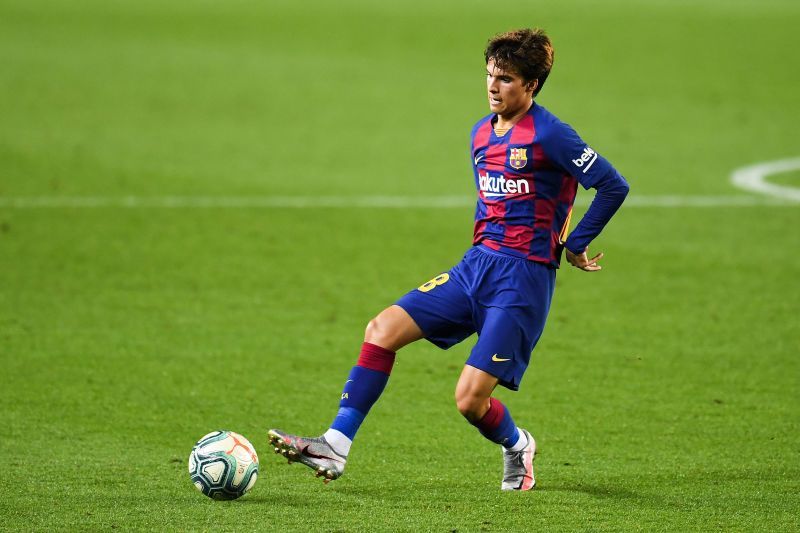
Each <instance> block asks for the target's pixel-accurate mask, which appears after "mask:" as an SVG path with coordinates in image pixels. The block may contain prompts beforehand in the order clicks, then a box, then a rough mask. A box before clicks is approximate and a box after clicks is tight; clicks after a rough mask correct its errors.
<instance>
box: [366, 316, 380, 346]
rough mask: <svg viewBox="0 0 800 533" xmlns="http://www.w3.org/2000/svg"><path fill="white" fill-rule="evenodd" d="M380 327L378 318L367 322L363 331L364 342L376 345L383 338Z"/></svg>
mask: <svg viewBox="0 0 800 533" xmlns="http://www.w3.org/2000/svg"><path fill="white" fill-rule="evenodd" d="M382 326H383V324H381V322H380V320H378V317H375V318H373V319H372V320H370V321H369V322H367V329H366V330H365V331H364V341H365V342H370V343H372V344H377V343H378V342H377V341H379V340H380V339H381V338H382V337H383V336H384V334H383V331H382V330H383V327H382Z"/></svg>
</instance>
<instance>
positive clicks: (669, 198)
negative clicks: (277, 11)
mask: <svg viewBox="0 0 800 533" xmlns="http://www.w3.org/2000/svg"><path fill="white" fill-rule="evenodd" d="M797 169H800V158H795V159H782V160H778V161H769V162H766V163H759V164H757V165H751V166H747V167H743V168H740V169H736V170H735V171H734V172H733V174H731V182H732V183H733V184H734V185H735V186H737V187H739V188H742V189H745V190H747V191H752V192H757V193H759V195H760V196H749V195H748V196H733V195H729V196H725V195H722V196H720V195H716V196H715V195H708V196H701V195H697V196H691V195H687V196H681V195H662V196H637V195H631V196H629V197H628V198H627V200H625V207H747V206H759V205H784V206H793V205H797V202H800V188H797V187H790V186H788V185H775V184H772V183H768V182H767V181H766V180H765V178H766V177H767V176H770V175H772V174H779V173H781V172H789V171H791V170H797ZM764 195H767V196H768V198H765V197H764ZM475 201H476V200H475V198H474V197H468V196H29V197H25V196H20V197H16V198H14V197H5V198H4V197H0V207H9V208H18V209H35V208H59V207H62V208H85V207H114V208H164V209H180V208H248V207H254V208H270V207H272V208H297V209H308V208H323V207H335V208H427V207H431V208H462V207H469V206H473V205H475ZM589 202H591V197H590V196H587V195H579V196H578V197H577V199H576V200H575V205H577V206H587V205H589Z"/></svg>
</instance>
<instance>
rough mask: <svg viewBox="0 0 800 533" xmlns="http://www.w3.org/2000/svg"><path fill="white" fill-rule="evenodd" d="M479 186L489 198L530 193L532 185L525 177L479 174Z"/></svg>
mask: <svg viewBox="0 0 800 533" xmlns="http://www.w3.org/2000/svg"><path fill="white" fill-rule="evenodd" d="M478 187H479V188H480V190H481V192H482V193H483V195H484V196H485V197H487V198H491V197H493V196H505V195H507V194H529V193H530V192H531V188H530V187H531V186H530V184H529V183H528V181H527V180H524V179H506V177H505V176H503V175H502V174H498V175H495V176H493V175H492V174H490V173H488V172H487V173H486V174H480V173H479V174H478Z"/></svg>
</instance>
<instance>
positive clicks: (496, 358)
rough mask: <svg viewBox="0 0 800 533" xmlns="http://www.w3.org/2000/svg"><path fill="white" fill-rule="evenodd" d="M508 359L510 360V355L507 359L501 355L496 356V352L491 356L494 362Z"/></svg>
mask: <svg viewBox="0 0 800 533" xmlns="http://www.w3.org/2000/svg"><path fill="white" fill-rule="evenodd" d="M510 360H511V358H510V357H509V358H508V359H503V358H502V357H497V354H494V355H493V356H492V361H494V362H495V363H502V362H504V361H510Z"/></svg>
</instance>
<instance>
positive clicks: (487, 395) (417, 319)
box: [269, 29, 628, 490]
mask: <svg viewBox="0 0 800 533" xmlns="http://www.w3.org/2000/svg"><path fill="white" fill-rule="evenodd" d="M484 57H485V60H486V87H487V91H488V99H489V109H490V111H491V114H489V115H488V116H486V117H484V118H482V119H480V120H479V121H478V122H477V124H475V126H474V127H473V128H472V142H471V146H470V152H471V159H472V166H473V172H474V179H475V184H476V186H477V192H478V200H477V207H476V210H475V226H474V238H473V245H472V247H471V248H470V249H469V250H468V251H467V252H466V254H465V255H464V257H463V259H462V260H461V262H459V263H458V264H457V265H456V266H454V267H453V268H452V269H451V270H450V271H449V272H446V273H443V274H440V275H438V276H436V277H435V278H433V279H431V280H430V281H428V282H427V283H425V284H423V285H422V286H420V287H419V288H417V289H415V290H412V291H411V292H409V293H408V294H406V295H405V296H403V297H402V298H400V299H399V300H398V301H397V302H396V303H395V304H394V305H392V306H390V307H388V308H386V309H384V310H383V311H382V312H381V313H380V314H378V316H377V317H375V318H373V319H372V320H371V321H370V322H369V324H368V325H367V329H366V333H365V336H364V344H363V345H362V347H361V353H360V355H359V357H358V361H357V363H356V366H354V367H353V369H352V371H351V372H350V376H349V377H348V379H347V381H346V382H345V385H344V390H343V392H342V395H341V401H340V403H339V411H338V413H337V414H336V417H335V419H334V420H333V423H332V424H331V426H330V429H328V430H327V431H326V432H325V433H324V434H323V435H322V436H320V437H300V436H297V435H291V434H288V433H285V432H283V431H279V430H276V429H271V430H269V439H270V442H271V444H272V445H273V446H274V447H275V451H276V453H281V454H283V455H284V456H285V457H286V458H288V459H289V461H290V462H292V461H299V462H301V463H303V464H305V465H307V466H309V467H311V468H312V469H313V470H315V471H316V474H317V476H318V477H322V478H323V479H324V481H325V482H326V483H327V482H328V481H330V480H332V479H336V478H338V477H339V476H341V475H342V472H343V471H344V467H345V463H346V461H347V456H348V453H349V451H350V446H351V444H352V442H353V439H354V438H355V436H356V432H357V431H358V428H359V426H360V425H361V423H362V422H363V420H364V417H366V416H367V413H369V410H370V408H371V407H372V406H373V405H374V404H375V402H376V401H377V400H378V398H379V397H380V395H381V393H382V392H383V389H384V387H385V386H386V383H387V381H388V379H389V374H390V373H391V370H392V365H393V364H394V360H395V353H396V352H397V351H398V350H399V349H400V348H402V347H403V346H405V345H407V344H409V343H411V342H414V341H416V340H419V339H422V338H425V339H427V340H428V341H430V342H432V343H433V344H435V345H436V346H439V347H440V348H443V349H447V348H449V347H451V346H453V345H455V344H457V343H459V342H461V341H462V340H464V339H466V338H467V337H469V336H470V335H472V334H473V333H476V332H477V333H478V341H477V343H476V344H475V346H474V348H473V349H472V352H471V354H470V356H469V358H468V359H467V361H466V364H465V365H464V368H463V370H462V372H461V377H460V378H459V380H458V384H457V385H456V391H455V400H456V405H457V407H458V410H459V411H460V412H461V414H462V415H463V416H464V418H466V419H467V421H468V422H469V423H470V424H472V425H474V426H475V427H476V428H477V429H478V431H479V432H480V433H481V435H483V436H484V437H485V438H487V439H488V440H490V441H492V442H494V443H497V444H499V445H500V446H502V449H503V457H504V468H503V480H502V483H501V488H502V489H503V490H530V489H532V488H533V486H534V485H535V478H534V472H533V459H534V456H535V453H536V442H535V441H534V439H533V436H531V434H530V433H529V432H528V431H526V430H524V429H522V428H519V427H517V425H516V424H515V422H514V419H513V418H512V417H511V414H510V413H509V411H508V409H507V408H506V406H505V405H503V404H502V403H501V402H500V401H499V400H497V399H496V398H493V397H492V392H493V391H494V389H495V387H497V385H498V384H499V385H502V386H503V387H507V388H509V389H511V390H518V388H519V385H520V381H521V380H522V376H523V374H524V373H525V369H526V368H527V367H528V362H529V360H530V356H531V352H532V351H533V348H534V346H535V345H536V342H537V341H538V340H539V337H540V336H541V334H542V329H543V328H544V324H545V319H546V318H547V313H548V311H549V309H550V301H551V298H552V295H553V288H554V285H555V277H556V270H557V269H558V267H559V262H560V259H561V254H562V251H564V252H565V253H566V256H567V261H568V262H569V263H570V264H571V265H573V266H574V267H577V268H579V269H581V270H584V271H587V272H595V271H599V270H600V269H601V266H600V265H599V264H598V262H599V261H600V259H601V258H602V257H603V254H602V253H599V254H597V255H595V256H593V257H589V255H588V254H587V250H588V245H589V243H590V242H591V241H592V240H593V239H594V238H595V237H597V235H598V234H599V233H600V231H601V230H602V229H603V228H604V227H605V225H606V223H607V222H608V221H609V220H610V219H611V217H612V216H613V215H614V213H615V212H616V211H617V209H618V208H619V206H620V205H621V204H622V202H623V200H624V199H625V196H626V195H627V193H628V184H627V182H626V181H625V179H624V178H623V177H622V176H621V175H620V174H619V173H618V172H617V171H616V170H615V169H614V168H613V167H612V166H611V164H609V162H608V161H607V160H605V159H604V158H603V157H601V156H600V155H599V154H598V153H597V152H595V151H594V150H593V149H592V148H590V147H589V146H588V145H587V144H586V143H584V142H583V141H582V140H581V138H580V137H579V136H578V135H577V134H576V133H575V131H574V130H573V129H572V128H571V127H570V126H568V125H567V124H565V123H563V122H561V121H560V120H559V119H558V118H556V116H555V115H553V114H552V113H550V112H549V111H548V110H547V109H545V108H544V107H542V106H541V105H539V104H538V103H536V102H535V99H536V96H537V95H538V94H539V91H541V90H542V86H543V85H544V83H545V81H546V80H547V76H548V74H549V73H550V69H551V67H552V65H553V47H552V45H551V43H550V39H549V38H548V37H547V35H546V34H545V33H544V32H543V31H542V30H539V29H521V30H516V31H511V32H508V33H502V34H499V35H496V36H495V37H493V38H492V39H490V40H489V43H488V45H487V47H486V50H485V53H484ZM578 184H580V185H581V186H583V187H584V188H586V189H588V188H594V189H596V191H597V193H596V195H595V198H594V200H593V201H592V203H591V205H590V206H589V209H588V210H587V212H586V214H585V215H584V216H583V218H582V219H581V221H580V222H579V223H578V225H577V226H576V227H575V230H574V231H573V232H572V233H569V237H568V238H567V234H568V229H569V220H570V215H571V212H572V205H573V202H574V200H575V195H576V193H577V187H578Z"/></svg>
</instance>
